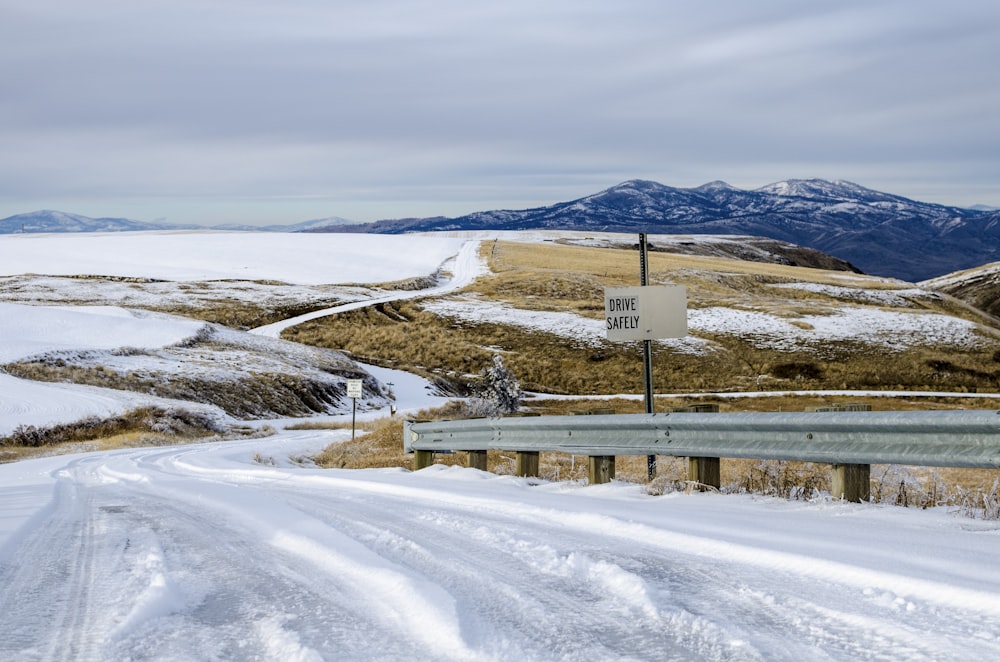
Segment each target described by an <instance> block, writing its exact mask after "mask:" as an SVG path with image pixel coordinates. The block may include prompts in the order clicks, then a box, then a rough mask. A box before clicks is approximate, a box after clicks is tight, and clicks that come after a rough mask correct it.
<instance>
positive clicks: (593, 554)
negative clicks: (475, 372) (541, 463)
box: [0, 431, 1000, 661]
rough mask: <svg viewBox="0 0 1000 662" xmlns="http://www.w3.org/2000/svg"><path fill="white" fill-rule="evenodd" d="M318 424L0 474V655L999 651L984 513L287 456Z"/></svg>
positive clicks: (677, 656)
mask: <svg viewBox="0 0 1000 662" xmlns="http://www.w3.org/2000/svg"><path fill="white" fill-rule="evenodd" d="M337 435H341V436H343V435H349V431H337V432H315V431H299V432H284V433H282V434H281V435H280V436H279V437H277V438H272V439H267V440H255V441H241V442H225V443H216V444H204V445H193V446H182V447H169V448H144V449H128V450H121V451H115V452H105V453H92V454H81V455H74V456H62V457H55V458H43V459H38V460H31V461H26V462H21V463H17V464H9V465H0V513H2V514H3V515H2V519H0V631H2V632H3V636H2V637H0V658H2V659H11V660H59V659H72V660H121V659H164V660H180V659H183V660H195V659H197V660H206V659H273V660H296V659H301V660H309V659H331V660H332V659H335V660H371V659H386V660H388V659H392V660H399V659H417V660H422V659H427V660H464V659H469V660H479V659H484V660H507V659H523V660H550V659H553V660H554V659H559V660H612V659H614V660H622V659H639V660H671V659H674V660H696V659H697V660H803V659H808V660H815V659H834V660H859V659H894V660H899V659H906V660H938V661H940V660H986V659H1000V564H998V563H997V560H998V554H1000V527H998V526H997V524H996V523H995V522H994V523H984V522H977V521H974V520H968V519H965V518H958V517H954V516H952V515H949V514H947V513H944V512H928V511H918V510H908V509H902V508H883V507H875V506H871V505H855V504H841V503H830V502H825V503H812V504H805V503H801V502H798V503H793V502H785V501H775V500H768V499H751V498H749V497H739V496H721V495H710V494H695V495H684V494H674V495H669V496H663V497H650V496H647V495H644V494H642V493H641V492H640V491H639V487H638V486H633V485H626V484H621V483H613V484H609V485H603V486H590V487H581V486H577V485H572V484H566V483H560V484H555V483H541V484H535V485H532V484H530V483H529V482H528V481H526V480H524V479H519V478H513V477H504V476H495V475H491V474H486V473H482V472H478V471H475V470H472V469H461V468H446V467H442V466H440V465H439V466H435V467H431V468H429V469H426V470H423V471H420V472H416V473H409V472H406V471H403V470H400V469H393V470H368V471H337V470H319V469H314V468H307V467H300V466H296V465H294V464H291V463H290V462H288V457H289V456H296V455H299V454H302V453H307V452H310V451H315V450H317V449H319V448H321V447H323V446H324V445H326V444H327V443H329V442H330V441H332V440H333V439H335V438H336V436H337ZM255 456H256V457H257V459H258V460H261V459H262V460H264V463H263V464H262V463H260V462H259V461H257V462H255V461H254V457H255ZM271 460H273V461H274V464H273V465H271V464H270V461H271Z"/></svg>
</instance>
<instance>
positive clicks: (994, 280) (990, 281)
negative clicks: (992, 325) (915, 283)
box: [923, 263, 1000, 318]
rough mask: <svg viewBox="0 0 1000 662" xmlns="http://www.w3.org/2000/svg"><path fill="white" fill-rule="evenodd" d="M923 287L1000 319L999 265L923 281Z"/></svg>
mask: <svg viewBox="0 0 1000 662" xmlns="http://www.w3.org/2000/svg"><path fill="white" fill-rule="evenodd" d="M923 285H924V286H925V287H926V288H928V289H931V290H935V291H937V292H944V293H945V294H950V295H951V296H953V297H955V298H957V299H961V300H962V301H965V302H966V303H968V304H970V305H972V306H975V307H976V308H979V309H980V310H984V311H986V312H987V313H989V314H990V315H993V316H994V317H997V318H1000V263H994V264H986V265H983V266H981V267H977V268H975V269H968V270H966V271H961V272H958V273H953V274H948V275H947V276H942V277H940V278H934V279H931V280H928V281H925V282H924V283H923Z"/></svg>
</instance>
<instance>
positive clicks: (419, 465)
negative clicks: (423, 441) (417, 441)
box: [413, 450, 434, 471]
mask: <svg viewBox="0 0 1000 662" xmlns="http://www.w3.org/2000/svg"><path fill="white" fill-rule="evenodd" d="M432 464H434V451H418V450H414V451H413V470H414V471H420V470H421V469H425V468H427V467H429V466H431V465H432Z"/></svg>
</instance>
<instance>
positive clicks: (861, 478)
mask: <svg viewBox="0 0 1000 662" xmlns="http://www.w3.org/2000/svg"><path fill="white" fill-rule="evenodd" d="M871 469H872V465H870V464H835V465H833V475H832V476H831V479H830V494H832V495H833V498H834V499H843V500H844V501H853V502H855V503H863V502H865V501H868V500H869V499H871V484H870V479H871Z"/></svg>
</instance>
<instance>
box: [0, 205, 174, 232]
mask: <svg viewBox="0 0 1000 662" xmlns="http://www.w3.org/2000/svg"><path fill="white" fill-rule="evenodd" d="M167 227H174V226H166V225H159V224H156V223H144V222H142V221H133V220H131V219H128V218H90V217H88V216H81V215H80V214H68V213H66V212H62V211H53V210H51V209H45V210H42V211H34V212H29V213H27V214H16V215H14V216H8V217H7V218H4V219H0V234H13V233H17V232H129V231H137V230H163V229H166V228H167Z"/></svg>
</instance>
